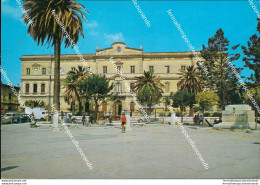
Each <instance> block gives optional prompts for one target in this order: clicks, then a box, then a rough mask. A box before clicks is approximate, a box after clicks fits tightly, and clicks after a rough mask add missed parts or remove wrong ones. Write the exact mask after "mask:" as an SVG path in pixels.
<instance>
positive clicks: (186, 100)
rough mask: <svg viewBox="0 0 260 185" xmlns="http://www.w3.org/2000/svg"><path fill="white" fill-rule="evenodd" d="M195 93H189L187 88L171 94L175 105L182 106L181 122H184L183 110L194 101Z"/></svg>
mask: <svg viewBox="0 0 260 185" xmlns="http://www.w3.org/2000/svg"><path fill="white" fill-rule="evenodd" d="M193 96H194V94H193V93H189V92H187V91H186V90H178V91H177V92H176V93H175V94H171V96H170V97H171V99H172V101H173V107H176V108H180V110H181V122H183V114H182V113H183V111H185V110H186V107H187V106H189V105H190V104H191V102H193V99H194V98H193Z"/></svg>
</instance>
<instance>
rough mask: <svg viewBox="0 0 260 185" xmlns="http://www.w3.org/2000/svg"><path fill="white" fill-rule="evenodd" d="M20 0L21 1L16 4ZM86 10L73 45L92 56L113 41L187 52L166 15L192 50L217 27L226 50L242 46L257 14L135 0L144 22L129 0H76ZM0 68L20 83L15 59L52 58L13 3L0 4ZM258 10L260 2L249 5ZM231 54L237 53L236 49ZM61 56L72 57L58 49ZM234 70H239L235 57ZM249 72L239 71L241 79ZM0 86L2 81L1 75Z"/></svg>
mask: <svg viewBox="0 0 260 185" xmlns="http://www.w3.org/2000/svg"><path fill="white" fill-rule="evenodd" d="M21 1H22V0H21ZM77 2H79V3H81V4H83V5H84V6H85V7H86V9H87V10H88V11H89V14H86V16H87V18H88V20H87V21H86V20H84V23H83V29H84V38H82V37H80V39H79V42H78V43H77V46H78V47H79V51H80V52H81V53H82V54H84V53H95V50H96V47H97V46H98V48H99V49H103V48H107V47H110V46H111V44H112V43H113V42H116V41H118V40H120V41H123V42H125V43H126V45H127V46H128V47H132V48H140V45H142V47H143V52H171V51H173V52H176V51H190V50H189V48H188V46H187V45H186V43H185V41H184V40H183V39H182V38H181V34H180V33H179V31H178V29H177V28H176V27H175V25H174V23H173V21H172V20H171V18H170V16H169V15H168V13H167V11H168V10H169V9H171V12H172V13H173V15H174V16H175V18H176V20H177V21H178V23H179V24H180V25H181V28H182V30H183V31H184V33H185V34H186V35H187V38H188V39H189V41H190V43H191V44H192V45H193V46H194V47H195V50H196V51H198V50H201V49H202V45H203V44H205V45H207V42H208V38H210V37H212V36H213V35H214V34H215V33H216V31H217V30H218V29H219V28H222V29H223V31H224V33H225V37H227V38H228V40H229V41H230V46H231V47H232V46H234V45H237V44H241V45H247V41H248V40H249V37H250V36H252V35H253V34H256V33H257V32H256V25H257V21H256V19H257V14H256V13H255V12H254V10H253V9H252V7H251V6H250V4H249V2H248V1H246V0H245V1H243V0H242V1H241V0H240V1H137V4H138V5H139V7H140V8H141V10H142V12H143V13H144V15H145V16H146V18H147V20H149V21H150V25H151V26H150V27H148V26H147V25H146V24H145V21H144V20H143V18H142V17H141V15H140V13H139V12H138V10H137V8H136V7H135V6H134V4H133V2H132V1H110V2H108V1H84V0H77ZM1 3H2V4H1V5H2V6H1V24H2V25H1V54H2V56H1V57H2V58H1V59H2V60H1V61H2V62H1V67H2V68H3V69H4V70H5V71H6V74H7V76H8V77H9V79H10V81H11V83H12V84H14V85H16V84H21V61H20V59H19V58H21V57H22V56H23V55H41V54H53V53H54V48H53V47H49V48H48V46H47V45H43V46H38V45H37V43H36V42H35V41H33V39H32V38H31V36H30V35H28V34H27V28H28V26H27V25H25V24H24V23H23V20H22V19H21V16H22V11H21V9H20V8H19V6H18V4H17V2H16V1H15V0H2V1H1ZM254 4H255V5H256V7H257V9H258V10H260V1H254ZM237 52H239V53H241V50H240V49H239V50H238V51H237ZM61 54H76V53H75V51H74V50H73V49H71V48H64V45H62V48H61ZM235 65H236V67H243V65H244V63H243V62H242V59H241V58H240V59H239V60H238V61H237V62H236V63H235ZM251 73H252V72H251V71H250V70H249V69H246V68H244V69H243V71H242V73H241V76H249V75H250V74H251ZM1 80H2V82H3V83H6V81H5V79H4V78H3V76H1Z"/></svg>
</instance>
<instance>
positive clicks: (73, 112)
mask: <svg viewBox="0 0 260 185" xmlns="http://www.w3.org/2000/svg"><path fill="white" fill-rule="evenodd" d="M72 115H73V116H75V103H74V102H72Z"/></svg>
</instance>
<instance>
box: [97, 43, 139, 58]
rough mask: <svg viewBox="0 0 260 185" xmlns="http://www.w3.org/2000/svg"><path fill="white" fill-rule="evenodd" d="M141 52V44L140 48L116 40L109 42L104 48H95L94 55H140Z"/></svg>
mask: <svg viewBox="0 0 260 185" xmlns="http://www.w3.org/2000/svg"><path fill="white" fill-rule="evenodd" d="M142 53H143V49H142V46H141V47H140V49H135V48H130V47H127V46H126V44H125V43H124V42H121V41H118V42H115V43H113V44H111V47H110V48H105V49H100V50H99V49H98V47H97V49H96V55H97V56H102V55H140V54H142Z"/></svg>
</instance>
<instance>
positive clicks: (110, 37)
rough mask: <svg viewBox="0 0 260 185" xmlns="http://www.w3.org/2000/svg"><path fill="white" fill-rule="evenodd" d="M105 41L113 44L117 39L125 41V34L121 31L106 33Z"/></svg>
mask: <svg viewBox="0 0 260 185" xmlns="http://www.w3.org/2000/svg"><path fill="white" fill-rule="evenodd" d="M104 38H105V42H107V43H109V44H111V43H113V42H117V41H119V40H120V41H124V37H123V34H122V33H121V32H119V33H115V34H106V33H105V34H104Z"/></svg>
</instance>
